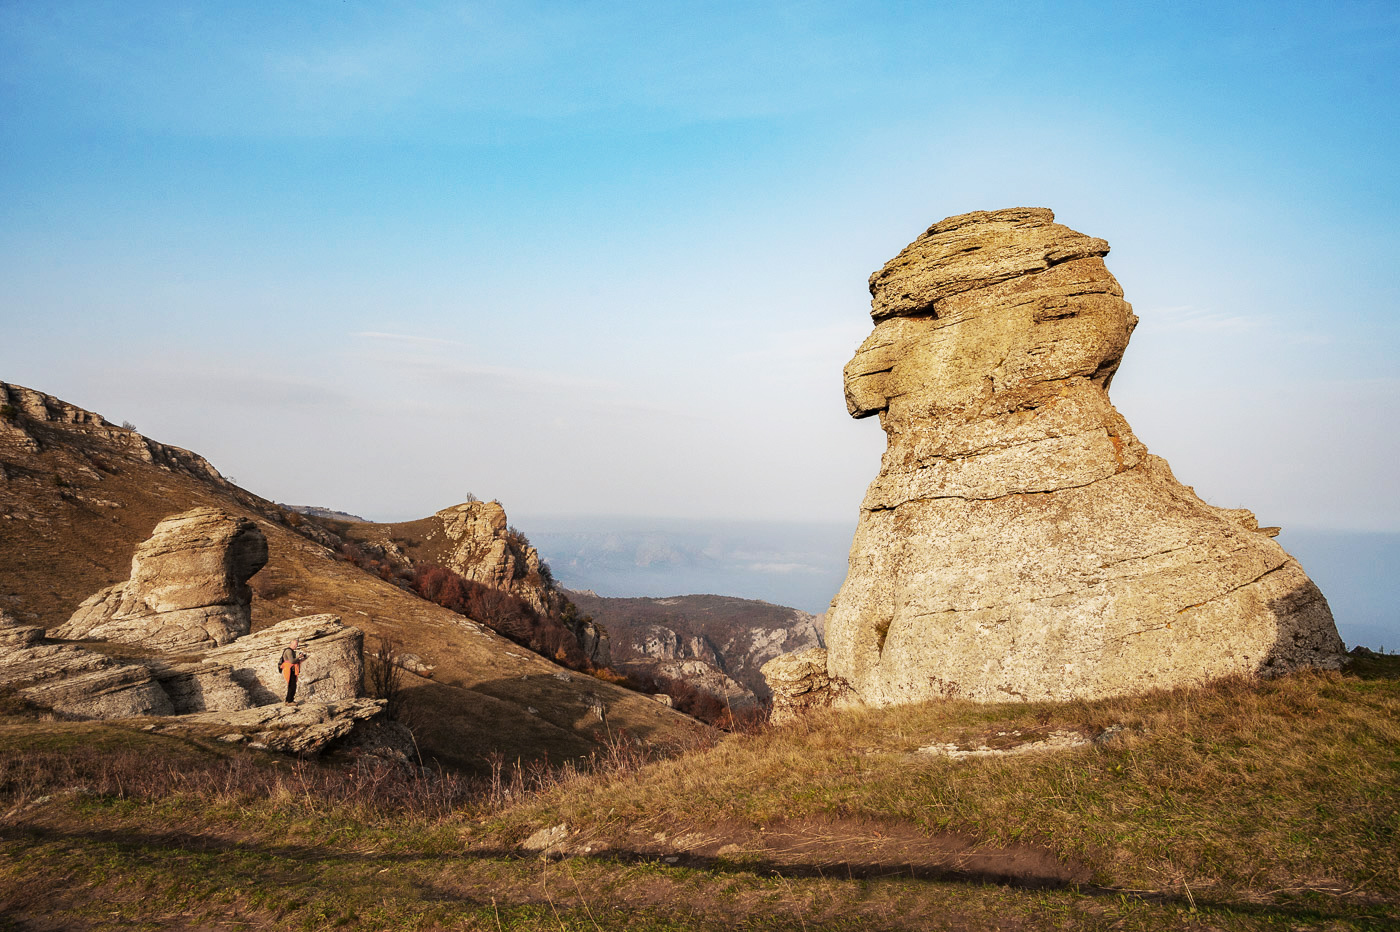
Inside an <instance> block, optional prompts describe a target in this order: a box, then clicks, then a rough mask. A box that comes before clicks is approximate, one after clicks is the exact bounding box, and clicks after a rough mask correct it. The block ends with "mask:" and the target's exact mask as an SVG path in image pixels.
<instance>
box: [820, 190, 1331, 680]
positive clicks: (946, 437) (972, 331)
mask: <svg viewBox="0 0 1400 932" xmlns="http://www.w3.org/2000/svg"><path fill="white" fill-rule="evenodd" d="M1107 252H1108V244H1107V243H1105V242H1104V241H1103V240H1099V239H1094V238H1092V237H1088V236H1084V235H1082V234H1080V233H1076V232H1075V231H1073V230H1070V229H1068V228H1067V227H1064V226H1061V225H1059V224H1057V223H1055V222H1054V215H1053V214H1052V213H1051V212H1050V211H1049V210H1044V209H1028V208H1017V209H1011V210H1000V211H995V212H977V213H972V214H964V215H962V216H957V217H950V218H948V219H947V220H944V221H942V222H940V223H937V224H935V225H934V226H932V227H930V228H929V229H928V230H927V231H926V232H925V233H924V234H923V235H922V236H920V237H919V238H918V239H917V240H915V242H914V243H912V244H911V245H910V246H909V247H908V248H906V249H905V250H904V251H903V252H902V253H900V254H899V255H898V256H897V257H895V258H894V259H893V260H891V261H890V262H889V263H888V264H886V265H885V267H884V268H883V269H881V270H880V271H878V272H876V273H875V274H874V275H873V276H872V277H871V279H870V291H871V296H872V302H871V306H872V311H871V316H872V317H873V318H874V320H875V322H876V325H875V330H874V332H873V333H872V334H871V335H870V337H869V338H868V339H866V341H865V342H864V343H863V344H862V345H861V347H860V349H859V350H857V352H856V354H855V357H854V358H853V359H852V360H851V361H850V363H848V364H847V366H846V370H845V387H846V403H847V409H848V410H849V412H850V413H851V415H852V416H853V417H867V416H869V415H879V417H880V421H881V426H882V427H883V428H884V430H885V433H886V436H887V449H886V452H885V454H884V457H883V459H882V461H881V468H880V473H879V475H878V476H877V477H876V478H875V481H874V482H873V483H871V485H870V488H869V490H868V491H867V493H866V496H865V500H864V502H863V503H862V505H861V513H860V522H859V525H858V528H857V531H856V534H855V539H854V541H853V542H852V545H851V554H850V568H849V573H848V575H847V578H846V581H845V583H844V585H843V586H842V588H841V590H840V592H839V594H838V595H837V596H836V599H835V600H834V602H833V603H832V608H831V611H830V612H829V613H828V615H827V641H828V645H829V648H830V651H829V655H828V657H827V671H828V673H829V675H830V677H831V679H832V681H833V688H834V689H835V690H837V691H838V692H839V693H840V694H839V695H837V697H836V698H837V701H839V702H855V703H867V704H872V705H885V704H891V703H899V702H908V701H915V700H921V699H929V698H936V697H941V696H957V697H965V698H971V699H975V700H983V701H996V700H1012V699H1029V700H1040V699H1067V698H1071V697H1094V696H1106V695H1115V694H1123V693H1130V692H1135V691H1139V690H1143V689H1149V688H1154V687H1174V686H1180V685H1187V684H1194V683H1199V682H1202V681H1206V680H1209V679H1212V678H1215V677H1221V676H1225V675H1229V674H1237V673H1238V674H1251V675H1268V674H1274V673H1281V672H1284V671H1287V670H1291V669H1295V668H1297V667H1302V666H1318V667H1326V668H1335V667H1337V666H1339V664H1340V663H1341V660H1342V655H1343V646H1342V642H1341V640H1340V638H1339V637H1338V635H1337V630H1336V626H1335V624H1334V623H1333V620H1332V615H1331V612H1330V610H1329V609H1328V606H1327V602H1326V600H1325V599H1324V598H1323V596H1322V593H1321V592H1319V591H1318V589H1317V587H1316V586H1315V585H1314V584H1313V583H1312V582H1311V580H1309V579H1308V577H1307V575H1306V574H1305V573H1304V572H1303V570H1302V568H1301V567H1300V566H1299V565H1298V563H1297V562H1296V561H1295V560H1293V559H1292V558H1291V557H1290V556H1289V555H1288V554H1287V553H1285V552H1284V550H1283V549H1282V548H1281V547H1279V545H1278V544H1277V543H1275V542H1274V541H1273V540H1272V539H1270V533H1276V529H1264V530H1260V529H1259V527H1258V523H1257V522H1256V521H1255V520H1254V517H1253V515H1252V514H1249V513H1248V512H1247V511H1244V510H1242V509H1234V510H1226V509H1218V508H1213V507H1211V506H1210V505H1208V504H1206V503H1205V502H1203V501H1201V500H1200V499H1199V498H1198V497H1197V496H1196V495H1195V494H1194V492H1193V491H1192V490H1191V489H1190V488H1189V487H1186V486H1183V485H1181V484H1180V483H1179V482H1177V480H1176V479H1175V478H1174V477H1173V475H1172V473H1171V470H1170V469H1169V468H1168V466H1167V463H1166V462H1165V461H1164V460H1162V459H1160V458H1159V457H1156V456H1152V455H1151V454H1149V453H1148V451H1147V449H1146V447H1144V446H1143V444H1142V443H1141V442H1140V441H1139V440H1138V439H1137V438H1136V437H1135V436H1134V435H1133V433H1132V430H1131V429H1130V428H1129V426H1128V424H1127V422H1126V421H1125V420H1124V419H1123V417H1122V416H1121V415H1120V414H1119V413H1118V411H1117V410H1115V409H1114V407H1113V406H1112V404H1111V403H1110V402H1109V399H1108V387H1109V384H1110V382H1111V380H1112V378H1113V375H1114V373H1115V372H1116V371H1117V368H1118V365H1119V362H1120V361H1121V359H1122V357H1123V352H1124V350H1125V349H1126V348H1127V345H1128V337H1129V335H1130V334H1131V333H1132V330H1133V327H1134V325H1135V324H1136V322H1137V318H1136V317H1135V316H1134V315H1133V312H1132V308H1131V306H1130V305H1129V304H1128V303H1127V302H1126V301H1124V300H1123V292H1122V289H1121V288H1120V287H1119V285H1118V282H1117V281H1115V280H1114V278H1113V276H1112V275H1111V274H1110V273H1109V272H1108V269H1107V268H1106V267H1105V266H1104V263H1103V258H1102V257H1103V256H1104V255H1105V254H1106V253H1107Z"/></svg>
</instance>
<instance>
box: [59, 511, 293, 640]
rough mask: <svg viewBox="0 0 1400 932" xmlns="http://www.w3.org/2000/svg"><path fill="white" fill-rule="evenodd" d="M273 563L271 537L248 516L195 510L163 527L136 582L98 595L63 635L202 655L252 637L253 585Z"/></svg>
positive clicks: (134, 571)
mask: <svg viewBox="0 0 1400 932" xmlns="http://www.w3.org/2000/svg"><path fill="white" fill-rule="evenodd" d="M266 563H267V539H266V538H265V537H264V536H263V533H262V531H260V530H259V529H258V527H257V525H256V524H254V523H253V522H252V521H250V520H248V519H247V518H241V517H234V516H233V515H229V514H226V513H224V512H222V511H220V510H218V509H216V508H194V509H191V510H190V511H186V512H184V513H182V514H178V515H172V516H171V517H169V518H166V519H165V520H163V521H161V522H160V524H158V525H156V528H155V530H154V531H153V532H152V534H151V536H150V538H149V539H148V540H146V541H145V542H144V543H143V544H141V546H140V547H138V548H137V550H136V554H135V556H133V557H132V560H131V577H130V578H129V579H128V580H127V581H126V582H124V583H119V584H118V585H115V586H109V587H107V588H106V589H103V590H102V591H100V592H98V593H97V594H96V595H93V596H92V597H91V598H89V599H87V601H85V602H83V604H82V605H80V606H78V609H77V611H75V612H74V613H73V616H72V617H71V618H70V619H69V620H68V621H67V622H66V623H65V624H63V625H61V626H59V628H57V629H56V630H55V632H54V634H55V636H56V637H62V638H70V639H101V640H109V641H122V642H125V643H131V644H144V645H146V646H148V647H154V648H159V649H164V650H202V649H205V648H209V647H216V646H219V645H222V644H227V643H229V642H230V641H232V640H233V639H234V638H237V637H241V636H242V635H244V634H247V633H248V630H249V628H250V621H251V615H250V607H251V604H252V590H251V589H249V587H248V580H249V579H250V578H251V577H252V576H253V574H254V573H256V572H257V571H258V570H260V569H262V568H263V566H264V565H265V564H266Z"/></svg>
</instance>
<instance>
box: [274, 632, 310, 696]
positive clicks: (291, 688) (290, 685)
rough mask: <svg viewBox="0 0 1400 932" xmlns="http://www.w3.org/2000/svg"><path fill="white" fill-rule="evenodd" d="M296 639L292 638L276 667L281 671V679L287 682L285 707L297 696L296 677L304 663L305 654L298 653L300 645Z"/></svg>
mask: <svg viewBox="0 0 1400 932" xmlns="http://www.w3.org/2000/svg"><path fill="white" fill-rule="evenodd" d="M300 643H301V642H300V641H299V640H298V639H297V638H292V643H291V646H289V647H288V648H287V649H286V650H284V651H282V660H281V661H280V662H279V663H278V665H277V667H278V669H280V670H281V671H282V678H283V679H285V680H286V681H287V698H286V699H285V700H284V703H285V704H286V705H291V704H292V701H293V700H294V699H295V698H296V694H297V677H298V676H299V675H300V674H301V665H302V664H303V663H304V662H305V661H306V654H305V653H303V652H301V651H298V650H297V647H298V646H299V645H300Z"/></svg>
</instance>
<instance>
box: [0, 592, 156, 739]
mask: <svg viewBox="0 0 1400 932" xmlns="http://www.w3.org/2000/svg"><path fill="white" fill-rule="evenodd" d="M0 689H3V690H6V691H8V692H13V693H15V694H16V695H18V696H19V697H21V698H22V699H24V700H26V701H27V702H30V703H32V704H33V705H35V706H38V707H40V708H45V709H52V710H54V711H55V712H59V713H61V714H63V715H68V716H72V717H74V718H129V717H133V716H142V715H170V714H173V713H174V711H175V707H174V705H173V704H172V703H171V701H170V697H169V695H167V694H166V692H165V690H163V689H162V688H161V686H160V683H159V682H157V680H156V677H155V674H153V673H152V672H151V670H150V669H148V668H147V667H145V666H142V665H140V664H135V663H123V662H121V661H119V660H115V659H113V658H111V657H106V656H103V655H102V654H98V653H95V652H93V651H88V650H83V649H82V648H79V647H74V646H72V645H68V644H51V643H47V642H46V640H45V638H44V629H43V628H40V627H38V626H35V625H23V624H20V623H19V622H18V621H16V620H15V619H14V618H13V617H12V616H10V615H8V614H6V613H5V612H0Z"/></svg>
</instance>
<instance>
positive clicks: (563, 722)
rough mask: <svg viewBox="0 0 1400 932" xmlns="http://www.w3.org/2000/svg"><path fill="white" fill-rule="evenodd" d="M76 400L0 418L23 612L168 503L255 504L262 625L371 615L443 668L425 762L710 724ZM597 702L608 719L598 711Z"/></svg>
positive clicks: (54, 600)
mask: <svg viewBox="0 0 1400 932" xmlns="http://www.w3.org/2000/svg"><path fill="white" fill-rule="evenodd" d="M57 404H61V403H56V405H57ZM74 410H76V409H66V410H65V411H64V418H73V417H76V418H79V419H80V420H79V421H78V422H74V421H70V420H65V419H56V420H43V419H39V418H36V417H30V416H27V415H26V414H25V413H24V412H22V411H14V410H11V411H8V412H6V413H4V414H3V417H4V418H5V421H6V423H5V425H4V426H6V427H7V428H10V429H9V430H7V431H0V608H3V609H5V610H7V611H9V612H11V613H12V614H14V615H15V616H16V617H17V618H20V619H21V620H23V621H26V622H30V623H34V624H41V625H44V626H45V627H50V628H52V627H54V626H56V625H58V624H61V623H62V622H64V621H66V620H67V618H68V617H69V615H70V614H71V613H72V612H73V610H74V609H75V608H76V607H77V606H78V604H79V603H81V602H82V601H83V599H85V598H87V597H88V596H89V595H91V594H93V593H94V592H96V591H97V590H99V589H100V588H102V587H104V586H107V585H110V584H112V583H115V582H119V581H121V580H123V579H125V578H126V577H127V575H128V573H129V572H130V568H131V557H132V554H133V552H134V551H135V549H136V547H137V545H138V544H139V543H140V542H141V541H143V540H144V539H146V537H148V536H149V535H150V533H151V530H152V529H153V528H154V527H155V525H156V524H157V523H158V522H159V521H160V520H161V519H162V518H164V517H166V516H167V515H171V514H175V513H177V512H181V511H185V510H187V509H189V508H193V507H195V506H197V505H209V506H214V507H218V508H223V509H225V510H227V511H229V512H230V513H233V514H239V515H244V516H247V517H249V518H251V519H253V520H254V521H256V522H257V524H258V526H259V527H260V528H261V529H262V531H263V533H264V534H265V535H266V536H267V541H268V550H269V554H270V558H269V561H268V564H267V566H266V567H265V568H264V569H263V570H262V571H260V572H259V573H258V574H257V575H256V576H254V577H253V579H252V581H251V583H252V587H253V591H254V594H255V595H254V599H253V629H254V630H260V629H261V628H264V627H267V626H269V625H271V624H274V623H276V622H278V621H282V620H284V619H287V618H292V617H296V616H298V615H308V614H313V613H317V612H330V613H334V614H337V615H340V616H341V617H342V618H343V619H344V620H345V622H346V623H347V624H351V625H355V626H356V627H359V628H361V629H363V630H364V631H365V632H366V635H367V644H369V645H371V646H373V645H374V643H375V642H376V641H377V640H378V639H380V638H392V639H394V640H395V641H397V642H398V643H399V645H400V646H401V647H402V648H403V649H404V650H407V651H411V652H412V653H415V654H417V655H419V656H420V657H422V658H423V660H424V661H425V662H426V663H428V664H430V665H432V666H434V667H435V668H436V669H435V670H434V671H433V674H432V677H431V678H430V679H428V678H423V677H418V676H412V675H408V676H407V677H406V679H407V680H408V683H407V696H406V699H405V705H406V715H407V717H408V720H409V723H410V724H411V725H412V726H413V728H414V730H415V734H416V735H417V737H418V742H419V747H420V749H421V750H422V752H423V755H424V757H425V759H427V760H429V761H437V762H440V763H442V764H444V765H447V766H452V767H462V768H468V769H474V770H484V769H486V768H487V767H488V766H489V765H488V762H487V760H488V757H489V756H490V755H491V754H493V753H498V754H502V755H505V756H506V757H509V758H511V759H515V758H522V759H527V760H529V759H544V758H548V759H551V760H555V761H558V760H562V759H565V758H571V757H580V756H583V755H587V754H588V753H589V752H590V751H592V750H594V749H595V748H596V747H597V746H598V736H600V735H601V736H605V735H606V733H607V731H608V728H609V726H610V727H613V728H617V727H621V728H626V729H627V730H628V731H629V732H631V733H633V734H636V735H638V736H641V737H643V738H645V739H648V740H655V741H657V742H659V743H662V744H673V743H677V742H680V743H685V742H688V741H690V740H692V736H693V735H694V733H696V732H697V731H703V730H704V726H701V725H699V724H698V723H696V722H694V721H692V720H691V719H689V718H687V717H685V716H683V715H680V714H678V713H676V712H673V711H672V710H670V709H667V708H665V707H663V706H661V705H659V704H658V703H657V702H655V701H654V700H651V699H649V698H647V697H645V696H642V695H639V694H637V693H634V692H631V691H629V690H625V689H621V688H619V687H617V686H616V685H613V684H611V683H608V682H604V681H602V680H598V679H594V678H592V677H588V676H582V675H580V674H578V673H574V672H571V671H567V670H564V669H563V668H561V667H559V666H557V665H555V664H553V663H551V662H549V661H548V660H545V659H543V658H541V657H539V656H537V655H535V654H533V653H531V652H530V651H528V650H524V649H522V648H520V647H518V646H517V645H515V644H513V643H511V642H510V641H508V640H506V639H505V638H502V637H500V636H498V635H496V634H495V633H493V632H491V631H490V630H489V629H486V628H485V627H484V626H480V625H477V624H474V623H472V622H470V621H468V620H466V619H464V618H462V617H461V616H460V615H457V614H455V613H453V612H450V611H448V610H446V609H443V608H440V607H438V606H436V605H433V604H431V603H429V602H426V601H424V600H422V599H420V598H418V597H417V596H416V595H414V594H412V593H410V592H406V591H404V590H403V589H400V588H398V587H397V586H394V585H392V584H391V583H388V582H385V581H383V580H381V579H379V578H378V577H376V576H373V575H371V574H369V573H366V572H364V571H363V570H361V569H359V568H358V567H356V566H354V565H352V564H350V563H347V562H344V561H341V560H337V559H336V558H335V555H334V553H333V551H332V550H330V549H328V548H327V547H325V546H323V545H322V544H321V543H318V542H317V541H316V540H313V539H310V538H308V536H306V534H307V533H315V532H316V529H315V526H314V525H308V524H307V523H306V519H305V518H303V517H302V516H300V515H297V514H294V513H292V512H289V511H287V510H286V509H283V508H281V507H280V506H278V505H276V504H274V503H272V502H269V501H267V500H265V499H262V498H260V497H258V496H256V495H253V494H252V493H250V492H248V491H246V490H244V489H241V488H239V487H237V486H236V485H233V484H232V483H230V482H228V481H226V480H224V479H222V478H220V477H219V476H218V475H217V473H214V472H213V471H212V470H210V469H209V468H208V467H207V464H204V465H201V464H203V461H202V460H199V459H198V457H195V456H194V455H193V454H189V453H187V452H186V451H181V450H174V449H173V448H161V449H163V450H166V451H168V454H169V455H168V457H167V458H168V459H170V462H171V463H173V466H172V465H169V464H167V465H166V466H162V465H160V464H159V463H157V462H150V461H147V460H145V459H143V458H141V456H139V455H138V453H139V452H140V451H142V450H145V449H146V447H145V440H144V438H141V437H140V435H139V434H135V433H134V432H132V431H126V430H122V429H120V428H116V427H113V426H112V425H110V424H106V423H105V422H102V421H101V419H100V418H98V417H96V416H95V415H90V414H87V413H86V412H78V413H77V414H74V413H73V411H74ZM84 417H85V418H86V419H87V420H81V419H82V418H84ZM14 427H17V428H19V429H20V430H22V431H23V435H20V434H19V433H18V432H17V431H16V430H14V429H13V428H14ZM26 436H27V437H28V438H32V440H33V441H34V442H35V443H37V445H38V449H37V450H35V449H29V448H28V447H27V446H26V443H27V441H26V440H25V437H26ZM162 455H165V454H162ZM187 464H188V465H187ZM320 534H321V536H323V537H325V535H324V532H320ZM327 539H329V538H327ZM599 703H601V704H602V705H603V706H604V707H605V709H606V714H607V716H608V724H607V725H605V724H604V723H603V721H602V720H601V719H600V718H599V716H598V714H597V712H596V711H594V710H595V709H596V708H597V706H598V705H599Z"/></svg>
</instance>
